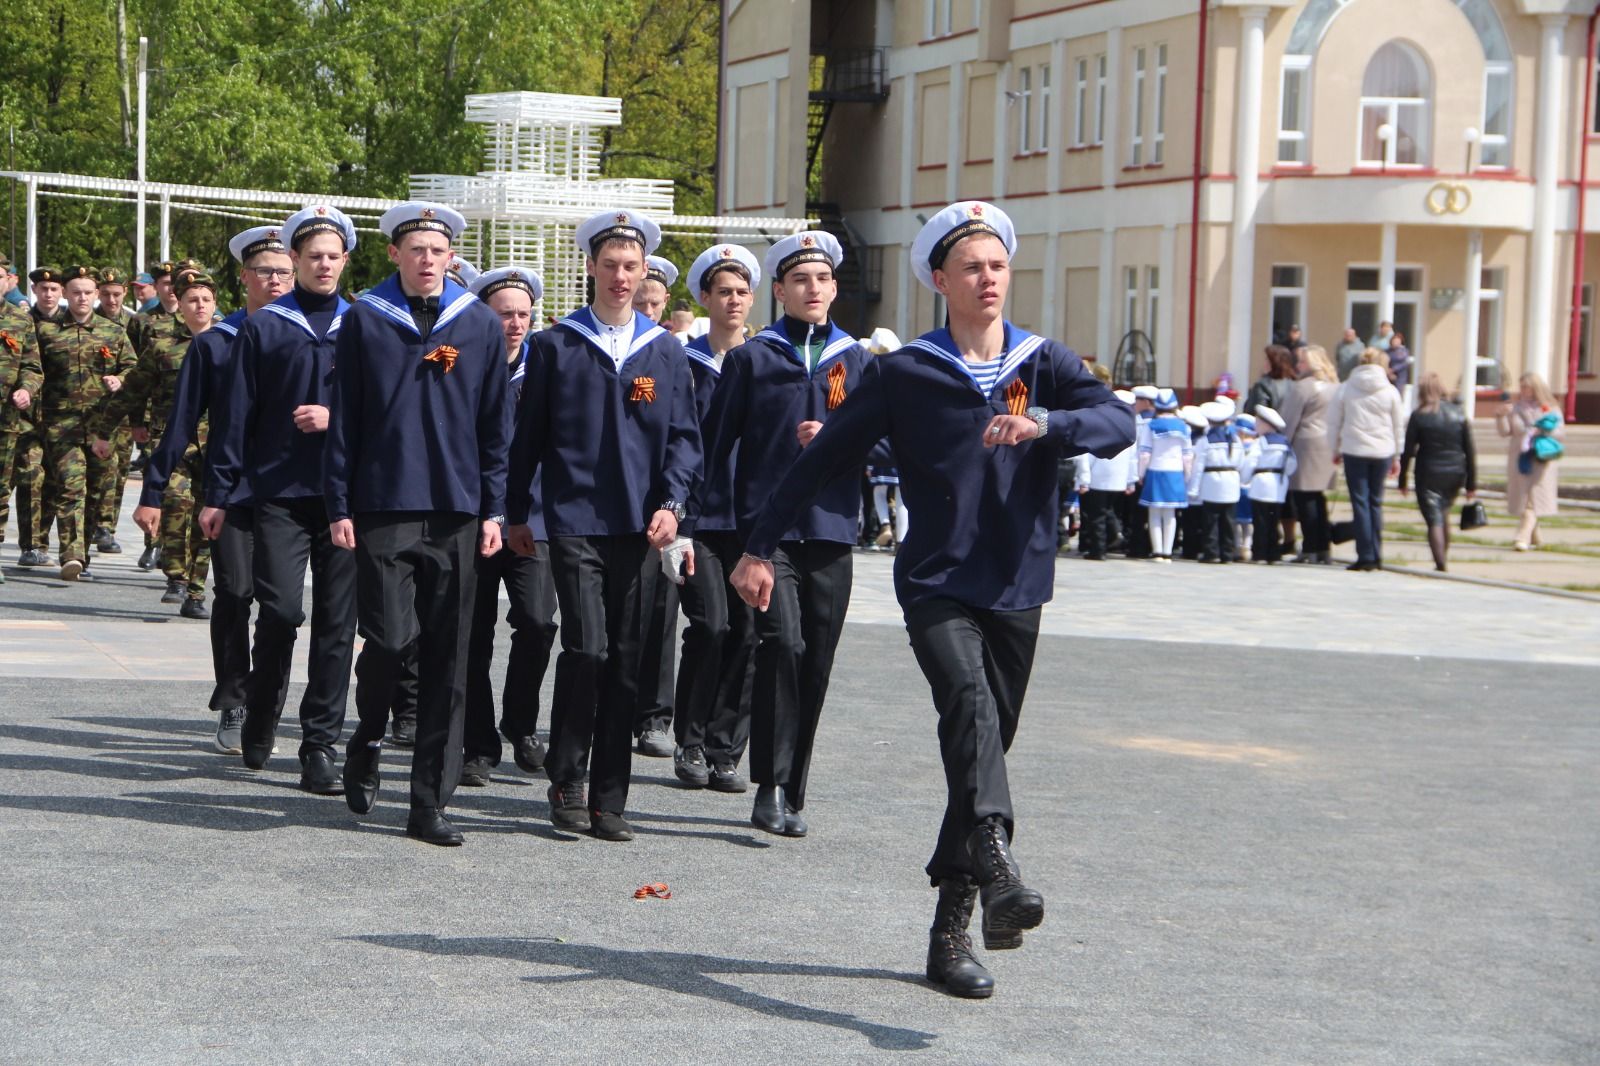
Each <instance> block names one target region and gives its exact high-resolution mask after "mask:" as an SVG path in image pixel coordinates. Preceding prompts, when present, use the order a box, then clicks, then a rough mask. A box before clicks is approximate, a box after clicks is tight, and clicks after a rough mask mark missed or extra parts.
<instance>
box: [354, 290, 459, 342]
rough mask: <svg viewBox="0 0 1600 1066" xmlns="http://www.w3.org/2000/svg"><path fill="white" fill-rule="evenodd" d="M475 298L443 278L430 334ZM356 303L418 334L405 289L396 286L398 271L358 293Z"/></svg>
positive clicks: (443, 325)
mask: <svg viewBox="0 0 1600 1066" xmlns="http://www.w3.org/2000/svg"><path fill="white" fill-rule="evenodd" d="M477 302H479V301H478V298H477V297H476V296H474V295H472V293H470V292H468V291H467V290H466V289H464V288H462V287H461V286H460V285H457V284H456V283H455V282H453V281H451V280H450V279H449V278H445V279H444V289H443V290H442V291H441V292H440V293H439V318H438V321H436V322H434V324H433V330H432V331H431V332H430V333H429V336H430V337H431V336H432V335H433V334H434V333H438V332H439V331H440V330H442V329H444V328H445V326H447V325H449V324H450V323H451V322H454V321H455V320H456V319H457V318H460V317H461V316H462V315H463V314H465V313H466V311H467V308H469V307H471V306H472V305H473V304H475V303H477ZM356 303H359V304H365V305H367V306H368V307H370V308H372V309H373V310H374V311H376V312H378V314H380V315H382V316H383V317H384V318H387V319H388V320H389V321H391V322H393V323H394V324H395V325H397V326H402V327H404V328H405V329H409V330H410V331H411V332H412V333H414V334H416V335H417V336H418V337H419V338H420V337H421V336H422V330H421V329H420V328H419V327H418V326H417V320H416V319H414V318H412V317H411V304H410V301H409V300H407V298H406V294H405V290H404V289H402V288H401V287H400V275H399V274H390V275H389V276H388V277H387V278H385V279H384V280H383V281H382V282H381V283H379V284H378V285H375V286H373V287H372V288H370V289H368V290H367V291H366V292H364V293H362V294H361V295H360V296H359V297H357V299H356Z"/></svg>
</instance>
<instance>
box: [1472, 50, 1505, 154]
mask: <svg viewBox="0 0 1600 1066" xmlns="http://www.w3.org/2000/svg"><path fill="white" fill-rule="evenodd" d="M1482 134H1483V141H1482V146H1481V154H1480V155H1479V156H1478V161H1479V163H1480V164H1481V165H1482V166H1486V167H1508V166H1510V165H1511V64H1510V63H1490V64H1489V65H1488V67H1487V68H1486V69H1485V70H1484V72H1483V127H1482Z"/></svg>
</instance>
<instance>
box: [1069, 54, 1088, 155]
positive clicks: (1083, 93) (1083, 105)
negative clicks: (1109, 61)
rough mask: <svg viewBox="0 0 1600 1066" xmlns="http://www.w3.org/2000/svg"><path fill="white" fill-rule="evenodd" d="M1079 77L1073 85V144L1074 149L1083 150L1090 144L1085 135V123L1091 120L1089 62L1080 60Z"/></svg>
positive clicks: (1078, 65)
mask: <svg viewBox="0 0 1600 1066" xmlns="http://www.w3.org/2000/svg"><path fill="white" fill-rule="evenodd" d="M1076 69H1077V77H1076V79H1075V80H1074V81H1073V85H1072V143H1073V146H1074V147H1077V148H1082V147H1083V146H1084V145H1085V144H1088V143H1089V142H1088V141H1087V140H1086V139H1085V137H1084V135H1085V134H1086V133H1088V130H1086V129H1084V123H1085V122H1087V121H1088V119H1089V61H1088V60H1087V59H1080V60H1078V64H1077V68H1076Z"/></svg>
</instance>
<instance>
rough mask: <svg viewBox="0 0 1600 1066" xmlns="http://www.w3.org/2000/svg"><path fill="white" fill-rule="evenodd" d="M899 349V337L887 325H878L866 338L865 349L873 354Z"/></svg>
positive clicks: (884, 353) (886, 353) (882, 353)
mask: <svg viewBox="0 0 1600 1066" xmlns="http://www.w3.org/2000/svg"><path fill="white" fill-rule="evenodd" d="M899 349H900V337H899V336H898V335H897V334H896V333H895V331H894V330H892V329H890V328H889V327H888V326H879V327H878V328H876V329H874V330H873V331H872V335H871V336H869V337H868V338H867V351H869V352H871V353H872V354H873V355H888V354H889V353H890V352H894V351H899Z"/></svg>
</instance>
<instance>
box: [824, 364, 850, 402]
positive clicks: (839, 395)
mask: <svg viewBox="0 0 1600 1066" xmlns="http://www.w3.org/2000/svg"><path fill="white" fill-rule="evenodd" d="M846 373H848V372H847V371H846V370H845V368H844V364H843V363H834V364H833V365H832V366H831V367H829V368H828V410H830V411H832V410H833V409H834V408H836V407H838V406H839V405H840V404H842V403H844V378H845V374H846Z"/></svg>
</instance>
